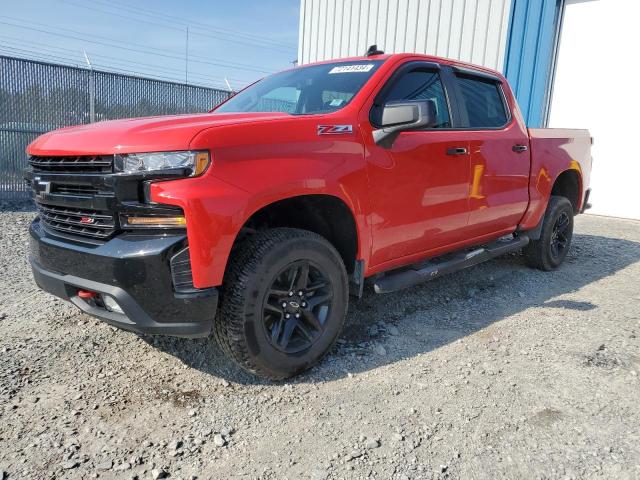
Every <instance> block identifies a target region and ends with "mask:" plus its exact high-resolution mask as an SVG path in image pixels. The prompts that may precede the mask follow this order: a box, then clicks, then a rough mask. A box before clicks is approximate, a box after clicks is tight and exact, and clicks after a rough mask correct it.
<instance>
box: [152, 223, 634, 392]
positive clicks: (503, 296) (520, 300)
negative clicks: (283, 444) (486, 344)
mask: <svg viewBox="0 0 640 480" xmlns="http://www.w3.org/2000/svg"><path fill="white" fill-rule="evenodd" d="M638 261H640V243H636V242H632V241H628V240H622V239H617V238H608V237H600V236H594V235H575V236H574V240H573V244H572V247H571V251H570V252H569V256H568V257H567V259H566V261H565V264H564V265H563V266H562V267H561V268H560V269H559V270H557V271H555V272H541V271H538V270H533V269H529V268H528V267H526V266H525V265H524V263H523V262H522V258H521V255H520V254H511V255H505V256H503V257H500V258H498V259H496V260H493V261H491V262H487V263H484V264H482V265H478V266H476V267H473V268H470V269H467V270H463V271H461V272H458V273H455V274H453V275H450V276H448V277H443V278H440V279H437V280H435V281H433V282H428V283H425V284H423V285H420V286H417V287H414V288H410V289H407V290H403V291H401V292H397V293H392V294H386V295H376V294H375V293H373V290H372V289H371V288H365V294H364V296H363V298H362V299H360V300H356V299H352V300H351V305H350V306H349V314H348V316H347V320H346V324H345V328H344V330H343V334H342V337H341V339H340V340H339V341H338V344H337V346H336V348H334V349H333V351H332V352H331V353H330V354H329V355H328V356H327V357H326V358H325V360H324V361H322V362H321V363H320V365H318V366H317V367H315V368H313V369H312V370H311V371H309V372H307V373H305V374H302V375H300V376H298V377H296V378H294V379H291V380H290V381H291V382H292V383H315V382H324V381H331V380H335V379H339V378H342V377H344V376H346V375H348V374H349V373H358V372H363V371H367V370H371V369H375V368H377V367H380V366H383V365H387V364H390V363H394V362H397V361H400V360H402V359H405V358H410V357H412V356H415V355H418V354H421V353H425V352H429V351H431V350H434V349H437V348H439V347H441V346H443V345H446V344H448V343H451V342H454V341H456V340H458V339H459V338H463V337H465V336H468V335H471V334H473V333H475V332H477V331H479V330H482V329H484V328H486V327H488V326H489V325H491V324H492V323H494V322H497V321H500V320H502V319H504V318H506V317H509V316H510V315H513V314H516V313H518V312H521V311H523V310H526V309H527V308H529V307H534V306H542V307H551V308H556V309H565V310H567V311H574V310H579V311H593V312H594V315H597V311H598V305H597V304H593V303H591V302H589V301H573V300H564V299H555V298H556V297H558V296H561V295H564V294H567V293H571V292H575V291H577V290H579V289H580V288H582V287H584V286H585V285H588V284H590V283H593V282H595V281H598V280H600V279H602V278H605V277H608V276H610V275H613V274H615V273H616V272H618V271H619V270H621V269H623V268H625V267H627V266H629V265H631V264H633V263H635V262H638ZM143 338H144V339H145V341H147V342H149V343H150V344H152V345H154V346H155V347H157V348H159V349H161V350H163V351H165V352H167V353H169V354H171V355H174V356H176V357H177V358H179V359H180V360H182V361H183V362H184V363H185V364H186V365H188V366H190V367H192V368H196V369H198V370H200V371H202V372H204V373H207V374H210V375H213V376H217V377H220V378H222V379H226V380H229V381H232V382H237V383H241V384H271V383H273V382H269V381H265V380H261V379H259V378H256V377H254V376H252V375H249V374H247V373H245V372H244V371H242V370H241V369H240V368H238V367H236V366H235V365H234V364H233V363H232V362H231V361H230V360H228V359H227V358H226V357H225V356H224V355H223V354H222V352H221V351H220V350H219V349H218V348H217V346H216V345H215V342H214V341H213V340H212V339H198V340H189V339H179V338H170V337H143Z"/></svg>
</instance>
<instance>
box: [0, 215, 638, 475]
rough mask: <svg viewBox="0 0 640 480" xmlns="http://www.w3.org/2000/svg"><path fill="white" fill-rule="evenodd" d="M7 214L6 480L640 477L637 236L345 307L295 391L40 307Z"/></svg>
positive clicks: (18, 232)
mask: <svg viewBox="0 0 640 480" xmlns="http://www.w3.org/2000/svg"><path fill="white" fill-rule="evenodd" d="M31 217H32V214H31V213H20V212H2V213H0V252H1V256H2V261H1V262H0V479H1V480H4V479H7V478H8V479H17V478H34V479H50V478H65V479H67V478H69V479H76V478H104V479H111V478H118V479H119V478H141V479H143V478H163V477H168V478H171V479H177V478H182V479H188V478H196V477H197V478H203V479H209V478H216V479H227V478H260V479H262V478H266V479H284V478H288V479H306V478H312V479H316V480H319V479H342V478H349V479H350V478H358V479H360V478H362V479H365V478H371V479H373V478H375V479H430V478H452V479H453V478H463V479H475V478H478V479H479V478H487V479H496V478H509V479H516V478H523V479H525V478H526V479H530V478H541V479H542V478H544V479H546V478H576V479H577V478H580V479H582V478H607V479H610V478H615V479H625V478H629V479H631V478H640V380H639V379H638V374H639V373H640V340H639V338H638V336H639V335H640V222H634V221H627V220H617V219H606V218H601V217H596V216H580V217H578V218H577V219H576V234H575V237H574V243H573V246H572V250H571V252H570V255H569V257H568V259H567V262H566V263H565V265H564V266H563V267H562V268H560V269H559V270H558V271H556V272H553V273H543V272H538V271H534V270H530V269H528V268H526V267H525V266H524V265H523V263H522V261H521V259H520V258H519V256H518V255H509V256H505V257H502V258H499V259H497V260H495V261H492V262H490V263H486V264H483V265H480V266H478V267H475V268H472V269H469V270H466V271H463V272H460V273H457V274H454V275H452V276H449V277H446V278H442V279H439V280H436V281H434V282H433V283H430V284H425V285H423V286H420V287H416V288H413V289H409V290H406V291H403V292H400V293H396V294H389V295H384V296H381V295H375V294H374V293H373V292H372V291H371V289H368V290H367V292H366V294H365V296H364V298H363V299H362V300H360V301H353V302H352V304H351V305H350V310H349V316H348V320H347V327H346V330H345V331H344V333H343V336H342V338H341V340H340V342H339V344H338V347H337V348H336V349H334V351H333V352H332V353H331V354H330V355H329V356H328V357H327V358H326V359H325V360H324V361H323V362H322V363H321V364H320V365H319V366H318V367H316V368H314V369H313V370H312V371H310V372H309V373H307V374H305V375H302V376H300V377H298V378H295V379H293V380H292V381H290V382H289V383H271V382H264V381H260V380H257V379H256V378H253V377H251V376H249V375H247V374H245V373H243V372H242V371H240V370H239V369H238V368H237V367H235V366H234V365H232V364H231V363H230V362H229V361H228V360H227V359H226V358H225V357H223V356H222V354H221V353H220V351H219V350H218V348H217V346H216V345H215V343H214V342H213V341H210V340H206V339H201V340H184V339H172V338H164V337H156V338H152V337H142V336H137V335H135V334H132V333H127V332H123V331H120V330H116V329H114V328H111V327H109V326H107V325H105V324H103V323H101V322H99V321H96V320H94V319H92V318H90V317H88V316H86V315H84V314H81V313H80V312H79V311H77V310H76V309H75V308H74V307H72V306H69V305H68V304H66V303H64V302H63V301H61V300H57V299H56V298H54V297H52V296H49V295H47V294H45V293H42V292H40V291H38V289H37V288H36V286H35V284H34V283H33V281H32V279H31V275H30V271H29V268H28V264H27V260H26V252H27V225H28V222H29V221H30V219H31Z"/></svg>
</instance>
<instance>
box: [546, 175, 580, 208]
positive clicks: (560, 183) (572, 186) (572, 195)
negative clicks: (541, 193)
mask: <svg viewBox="0 0 640 480" xmlns="http://www.w3.org/2000/svg"><path fill="white" fill-rule="evenodd" d="M581 192H582V177H581V175H580V172H579V171H578V170H576V169H574V168H569V169H567V170H564V171H563V172H561V173H560V174H559V175H558V176H557V177H556V179H555V181H554V182H553V187H551V194H550V195H557V196H560V197H565V198H566V199H568V200H569V201H570V202H571V205H572V207H573V213H574V215H577V214H578V213H579V212H580V207H581V205H580V204H581V198H580V197H581ZM549 198H551V197H549ZM547 202H548V200H547Z"/></svg>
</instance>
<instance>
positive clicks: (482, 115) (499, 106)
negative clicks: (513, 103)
mask: <svg viewBox="0 0 640 480" xmlns="http://www.w3.org/2000/svg"><path fill="white" fill-rule="evenodd" d="M456 77H457V82H458V91H459V93H460V95H461V97H462V103H463V104H464V107H465V108H466V110H467V118H468V122H469V123H468V125H467V127H469V128H477V129H482V128H500V127H502V126H504V125H506V123H507V120H508V115H507V110H506V108H505V103H504V97H503V95H502V89H501V87H500V85H499V84H498V83H497V82H493V81H491V80H489V79H485V78H481V77H474V76H472V75H466V74H465V75H461V74H457V75H456Z"/></svg>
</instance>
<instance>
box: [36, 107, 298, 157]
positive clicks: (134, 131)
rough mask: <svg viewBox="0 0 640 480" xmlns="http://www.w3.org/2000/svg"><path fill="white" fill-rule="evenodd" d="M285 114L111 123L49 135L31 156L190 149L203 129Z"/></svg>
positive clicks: (39, 141)
mask: <svg viewBox="0 0 640 480" xmlns="http://www.w3.org/2000/svg"><path fill="white" fill-rule="evenodd" d="M288 117H289V115H287V114H285V113H272V112H269V113H200V114H190V115H167V116H161V117H145V118H128V119H124V120H109V121H104V122H97V123H92V124H89V125H79V126H75V127H66V128H62V129H60V130H54V131H52V132H49V133H45V134H44V135H41V136H40V137H38V138H36V139H35V140H34V141H33V142H32V143H31V144H30V145H29V146H28V147H27V152H28V153H29V154H30V155H109V154H112V153H131V152H157V151H171V150H187V149H189V144H190V142H191V140H192V139H193V137H194V136H195V135H196V134H197V133H199V132H201V131H202V130H205V129H208V128H211V127H217V126H224V125H233V124H239V123H253V122H264V121H274V120H278V119H283V118H288Z"/></svg>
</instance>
